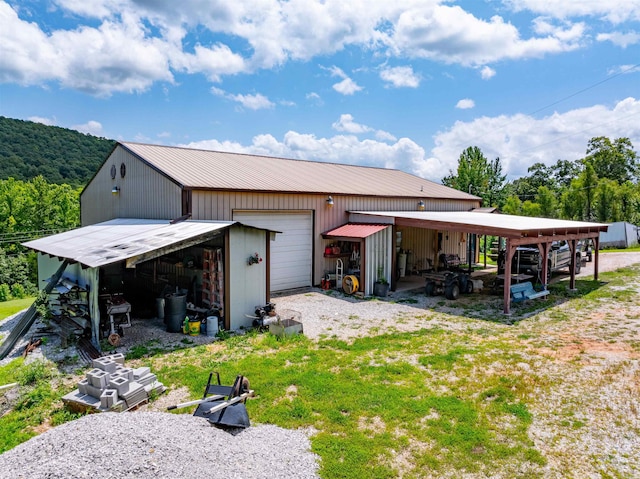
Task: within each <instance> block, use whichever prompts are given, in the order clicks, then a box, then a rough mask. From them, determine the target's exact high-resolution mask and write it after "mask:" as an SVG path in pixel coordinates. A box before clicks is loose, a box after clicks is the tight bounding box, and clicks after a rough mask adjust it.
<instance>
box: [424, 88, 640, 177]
mask: <svg viewBox="0 0 640 479" xmlns="http://www.w3.org/2000/svg"><path fill="white" fill-rule="evenodd" d="M639 115H640V100H638V99H635V98H626V99H625V100H622V101H620V102H618V103H617V104H616V105H615V106H613V107H612V108H610V107H607V106H604V105H595V106H592V107H588V108H580V109H576V110H572V111H568V112H566V113H554V114H552V115H549V116H548V117H545V118H540V119H536V118H533V117H530V116H527V115H523V114H517V115H512V116H506V115H501V116H498V117H481V118H477V119H476V120H474V121H471V122H456V123H455V124H454V125H453V126H452V127H451V128H449V129H448V130H447V131H443V132H440V133H438V134H437V135H436V136H435V138H434V141H435V144H436V146H435V148H433V150H432V151H431V156H430V157H429V158H427V159H425V160H424V161H422V162H420V166H419V167H418V169H417V173H418V174H421V175H424V176H425V177H427V178H431V179H441V178H442V177H444V176H445V175H446V174H448V172H449V170H453V171H455V169H456V168H457V165H458V158H459V156H460V153H462V151H463V150H464V149H466V148H468V147H469V146H474V145H475V146H478V147H480V149H481V150H482V152H483V153H484V155H485V156H486V157H487V158H488V159H493V158H496V157H500V160H501V162H502V165H503V168H504V171H505V172H506V173H507V174H508V175H509V177H510V178H515V177H519V176H522V175H526V174H527V168H529V166H531V165H532V164H534V163H536V162H540V163H544V164H546V165H551V164H554V163H555V162H556V161H557V160H558V159H564V160H569V161H574V160H577V159H580V158H583V157H584V155H585V150H586V147H587V143H588V141H589V140H590V139H591V138H593V137H595V136H607V137H609V138H611V139H613V138H620V137H627V138H629V139H630V140H631V142H632V143H633V144H634V145H638V144H640V123H639V122H637V121H634V118H638V116H639Z"/></svg>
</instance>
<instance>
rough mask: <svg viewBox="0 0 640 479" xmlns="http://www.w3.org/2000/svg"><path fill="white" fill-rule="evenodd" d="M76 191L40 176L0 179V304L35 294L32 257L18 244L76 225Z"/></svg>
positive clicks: (34, 271)
mask: <svg viewBox="0 0 640 479" xmlns="http://www.w3.org/2000/svg"><path fill="white" fill-rule="evenodd" d="M80 192H81V188H80V187H73V186H70V185H67V184H61V185H58V184H55V183H49V182H48V181H47V180H46V179H44V178H43V177H42V176H36V177H35V178H33V179H31V180H28V181H22V180H16V179H14V178H8V179H6V180H0V301H6V300H8V299H12V298H20V297H23V296H25V295H32V294H34V293H35V292H36V291H37V288H36V286H37V265H36V255H35V253H33V252H29V251H25V248H24V247H23V246H21V245H20V243H21V242H24V241H28V240H30V239H34V238H39V237H42V236H47V235H50V234H54V233H59V232H61V231H66V230H68V229H71V228H75V227H77V226H79V224H80Z"/></svg>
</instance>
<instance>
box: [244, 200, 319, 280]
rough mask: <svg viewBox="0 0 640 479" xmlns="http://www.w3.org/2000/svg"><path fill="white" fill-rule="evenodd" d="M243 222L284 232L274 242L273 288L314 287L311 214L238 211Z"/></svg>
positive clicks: (272, 262)
mask: <svg viewBox="0 0 640 479" xmlns="http://www.w3.org/2000/svg"><path fill="white" fill-rule="evenodd" d="M233 219H234V220H235V221H239V222H241V223H243V224H246V225H250V226H255V227H258V228H266V229H270V230H273V231H281V232H282V233H281V234H280V233H279V234H276V236H275V241H272V242H271V245H270V249H271V291H280V290H284V289H291V288H300V287H305V286H311V283H312V264H313V261H312V258H313V246H312V245H313V220H312V216H311V213H310V212H309V213H281V212H277V211H265V212H260V213H257V212H237V213H234V215H233Z"/></svg>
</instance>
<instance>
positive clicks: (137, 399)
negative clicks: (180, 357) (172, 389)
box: [62, 353, 166, 411]
mask: <svg viewBox="0 0 640 479" xmlns="http://www.w3.org/2000/svg"><path fill="white" fill-rule="evenodd" d="M92 366H93V368H94V369H92V370H91V371H89V372H88V373H87V375H86V377H85V378H84V379H82V380H80V381H79V382H78V389H76V390H75V391H73V392H71V393H70V394H67V395H66V396H65V397H63V398H62V399H63V401H64V402H65V403H74V404H75V405H78V404H81V405H85V406H90V407H92V408H95V409H97V410H99V411H125V410H128V409H131V408H133V407H135V406H137V405H139V404H140V403H142V402H144V401H146V400H148V399H149V396H150V394H151V393H152V392H153V393H157V394H159V393H162V392H164V391H165V389H166V388H165V387H164V385H163V384H162V383H160V382H159V381H158V378H157V377H156V375H155V374H152V373H151V370H150V369H149V368H147V367H141V368H136V369H132V368H127V367H125V366H124V355H123V354H121V353H117V354H112V355H110V356H103V357H100V358H97V359H94V360H93V362H92Z"/></svg>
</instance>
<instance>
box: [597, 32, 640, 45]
mask: <svg viewBox="0 0 640 479" xmlns="http://www.w3.org/2000/svg"><path fill="white" fill-rule="evenodd" d="M596 40H598V41H599V42H606V41H610V42H611V43H613V44H614V45H617V46H619V47H622V48H627V47H628V46H629V45H635V44H636V43H640V33H638V32H628V33H622V32H612V33H599V34H598V36H597V37H596Z"/></svg>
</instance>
